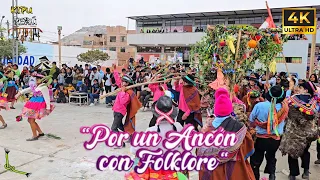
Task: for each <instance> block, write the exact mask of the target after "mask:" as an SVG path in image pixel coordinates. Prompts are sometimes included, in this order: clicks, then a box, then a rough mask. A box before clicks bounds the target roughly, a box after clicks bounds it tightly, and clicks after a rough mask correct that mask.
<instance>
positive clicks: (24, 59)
mask: <svg viewBox="0 0 320 180" xmlns="http://www.w3.org/2000/svg"><path fill="white" fill-rule="evenodd" d="M14 60H16V58H14ZM8 62H12V59H6V58H5V59H3V60H2V63H3V64H8ZM16 62H17V64H18V66H30V65H31V66H34V65H35V57H34V56H19V57H18V61H16Z"/></svg>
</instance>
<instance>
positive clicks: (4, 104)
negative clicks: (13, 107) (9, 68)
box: [0, 72, 10, 129]
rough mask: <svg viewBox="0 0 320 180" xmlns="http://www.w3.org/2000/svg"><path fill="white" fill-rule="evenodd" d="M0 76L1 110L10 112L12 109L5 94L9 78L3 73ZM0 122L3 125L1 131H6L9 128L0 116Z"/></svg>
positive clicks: (0, 127)
mask: <svg viewBox="0 0 320 180" xmlns="http://www.w3.org/2000/svg"><path fill="white" fill-rule="evenodd" d="M0 75H1V76H2V77H1V79H0V109H5V110H9V109H10V108H9V105H8V101H7V94H6V93H5V92H6V88H7V85H8V82H7V78H6V76H4V74H2V73H1V72H0ZM0 122H1V123H2V126H0V129H5V128H6V127H8V125H7V123H6V122H5V121H4V119H3V117H2V115H0Z"/></svg>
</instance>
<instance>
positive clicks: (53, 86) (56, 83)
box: [51, 79, 59, 93]
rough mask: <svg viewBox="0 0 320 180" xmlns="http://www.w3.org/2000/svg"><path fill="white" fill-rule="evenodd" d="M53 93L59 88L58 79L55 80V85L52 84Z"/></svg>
mask: <svg viewBox="0 0 320 180" xmlns="http://www.w3.org/2000/svg"><path fill="white" fill-rule="evenodd" d="M51 87H52V91H53V93H55V91H56V90H57V89H58V88H59V84H58V79H54V80H53V83H52V84H51Z"/></svg>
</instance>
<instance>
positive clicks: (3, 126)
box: [0, 124, 8, 129]
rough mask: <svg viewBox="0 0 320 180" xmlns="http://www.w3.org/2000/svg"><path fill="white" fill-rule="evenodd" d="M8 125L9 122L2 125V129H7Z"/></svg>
mask: <svg viewBox="0 0 320 180" xmlns="http://www.w3.org/2000/svg"><path fill="white" fill-rule="evenodd" d="M6 127H8V124H4V125H2V126H1V127H0V129H5V128H6Z"/></svg>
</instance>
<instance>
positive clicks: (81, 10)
mask: <svg viewBox="0 0 320 180" xmlns="http://www.w3.org/2000/svg"><path fill="white" fill-rule="evenodd" d="M18 4H19V5H20V6H28V7H33V14H34V15H35V16H37V23H38V27H39V28H41V29H42V30H43V31H44V33H43V35H42V38H43V39H47V40H48V41H53V40H56V36H57V34H56V31H57V26H58V25H61V26H62V27H63V32H62V34H63V35H68V34H71V33H73V32H74V31H76V30H78V29H80V28H81V27H84V26H92V25H112V26H114V25H123V26H127V23H128V20H127V18H126V17H129V16H138V15H156V14H173V13H186V12H189V13H190V12H211V11H226V10H245V9H261V8H265V7H266V6H265V0H242V1H240V0H19V2H18ZM268 4H269V7H270V8H277V7H295V6H305V5H317V4H318V5H320V0H281V1H280V0H269V1H268ZM11 5H12V1H11V0H1V3H0V16H3V15H4V16H6V18H5V21H6V20H7V19H9V21H12V15H11V14H10V7H11ZM22 16H23V15H20V17H22ZM3 25H4V26H5V24H3ZM134 26H135V25H134V22H133V21H130V25H129V29H134V28H135V27H134ZM43 39H42V41H43Z"/></svg>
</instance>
